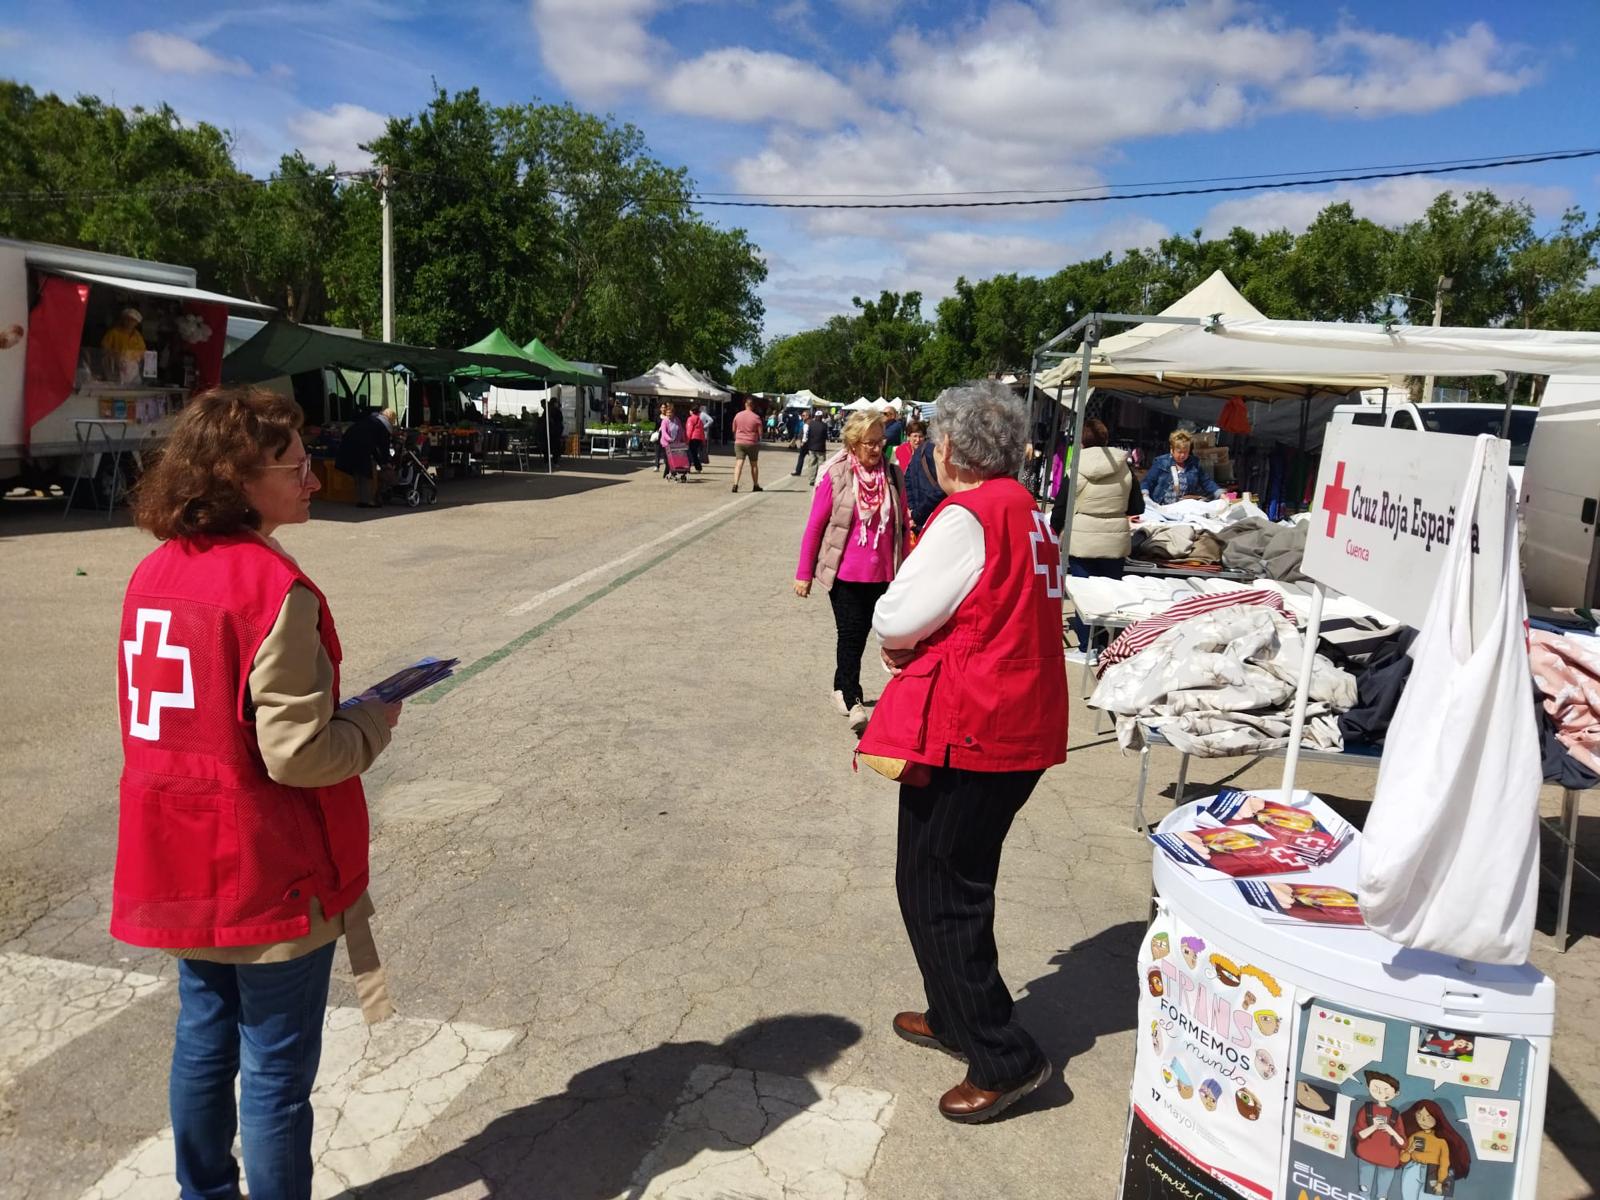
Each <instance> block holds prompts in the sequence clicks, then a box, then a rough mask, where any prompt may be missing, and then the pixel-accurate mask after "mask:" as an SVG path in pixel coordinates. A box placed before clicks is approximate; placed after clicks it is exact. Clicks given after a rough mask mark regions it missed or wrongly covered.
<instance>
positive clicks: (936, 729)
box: [860, 382, 1067, 1123]
mask: <svg viewBox="0 0 1600 1200" xmlns="http://www.w3.org/2000/svg"><path fill="white" fill-rule="evenodd" d="M934 428H935V439H934V462H935V465H936V467H937V470H938V476H939V485H940V486H941V487H942V488H943V489H944V491H945V494H946V496H947V497H948V499H946V500H945V501H944V503H943V504H941V505H940V506H939V507H938V508H937V509H936V510H935V511H934V514H933V516H932V517H931V518H929V520H928V523H927V525H926V526H925V527H924V530H923V533H922V537H921V539H920V541H919V542H918V543H917V548H916V551H915V552H914V553H913V554H911V555H910V556H909V557H907V559H906V562H905V566H904V567H903V568H902V569H901V571H900V573H899V574H898V575H897V576H896V577H895V580H894V582H893V583H892V584H891V585H890V586H889V589H888V591H887V592H886V593H885V594H884V596H883V599H881V600H880V601H878V605H877V609H876V611H875V613H874V616H873V622H872V624H873V628H874V629H875V630H876V631H877V633H878V637H879V640H880V641H881V642H882V644H883V659H884V663H885V665H886V666H888V667H889V669H890V671H891V673H892V674H893V675H894V678H893V679H892V680H890V682H889V685H888V687H886V688H885V689H884V692H883V696H882V698H881V699H880V700H879V701H878V706H877V708H876V710H875V711H874V712H873V714H872V720H871V722H870V723H869V724H868V726H867V729H866V732H865V734H864V735H863V736H862V738H861V745H860V752H861V753H862V754H868V755H875V756H878V757H880V758H884V759H891V760H900V761H901V762H903V763H905V764H908V768H907V770H906V773H905V774H904V775H903V776H902V783H901V787H900V833H899V846H898V854H897V858H896V865H895V888H896V891H897V892H898V894H899V898H900V912H901V916H902V917H903V918H904V920H905V924H906V932H907V933H908V934H909V935H910V939H911V948H912V951H913V953H915V955H916V959H917V966H918V968H919V969H920V970H921V972H922V982H923V988H924V990H925V992H926V995H927V1009H926V1010H925V1011H923V1012H903V1013H900V1014H899V1015H898V1016H896V1017H895V1019H894V1029H895V1032H896V1033H897V1034H899V1035H900V1036H901V1037H902V1038H904V1039H906V1040H907V1041H909V1042H914V1043H916V1044H917V1045H920V1046H929V1047H932V1048H935V1049H941V1050H944V1051H946V1052H948V1053H952V1054H956V1055H958V1056H960V1057H964V1058H965V1059H966V1061H967V1076H966V1078H965V1079H964V1080H962V1082H961V1083H959V1084H957V1085H956V1086H955V1087H953V1088H951V1089H950V1090H949V1091H948V1092H946V1093H945V1094H944V1096H943V1097H941V1098H940V1100H939V1111H940V1112H941V1113H942V1114H943V1115H944V1116H946V1117H948V1118H949V1119H950V1120H952V1121H961V1122H965V1123H976V1122H979V1121H987V1120H989V1119H990V1118H992V1117H995V1116H997V1115H998V1114H999V1113H1000V1112H1002V1111H1003V1110H1005V1109H1006V1108H1007V1107H1009V1106H1010V1105H1012V1104H1014V1103H1015V1102H1016V1101H1017V1100H1019V1099H1021V1098H1022V1097H1023V1096H1025V1095H1027V1094H1028V1093H1029V1092H1031V1091H1032V1090H1033V1089H1034V1088H1036V1087H1038V1086H1039V1085H1040V1084H1041V1083H1043V1082H1044V1081H1045V1079H1046V1078H1048V1077H1049V1074H1050V1064H1049V1062H1048V1061H1047V1060H1046V1059H1045V1056H1044V1053H1043V1052H1042V1051H1041V1050H1040V1049H1039V1046H1038V1045H1037V1043H1035V1042H1034V1040H1033V1038H1031V1037H1030V1036H1029V1035H1028V1033H1027V1031H1026V1030H1024V1029H1023V1028H1022V1027H1021V1026H1020V1025H1018V1024H1017V1023H1016V1021H1014V1020H1013V1019H1012V1011H1011V1010H1012V1005H1011V993H1010V991H1009V990H1007V988H1006V985H1005V981H1004V980H1002V979H1001V978H1000V966H999V961H998V955H997V953H996V950H995V943H994V888H995V879H996V876H997V875H998V873H999V869H1000V850H1001V846H1002V844H1003V843H1004V842H1005V837H1006V833H1007V831H1008V830H1009V829H1010V828H1011V822H1012V819H1013V818H1014V817H1015V816H1016V814H1017V812H1018V811H1019V810H1020V809H1021V808H1022V806H1023V805H1024V804H1025V803H1026V802H1027V800H1028V797H1029V796H1030V795H1032V793H1033V789H1034V786H1035V785H1036V784H1037V783H1038V782H1039V777H1040V776H1041V775H1043V774H1044V772H1045V769H1046V768H1048V767H1051V766H1054V765H1055V764H1056V763H1059V762H1064V761H1065V760H1066V757H1067V679H1066V664H1065V660H1064V658H1063V655H1062V649H1061V592H1062V587H1061V554H1060V551H1059V549H1058V548H1057V545H1056V538H1055V535H1054V533H1052V532H1051V529H1050V526H1049V523H1048V522H1047V521H1046V520H1045V518H1044V516H1043V514H1041V513H1040V512H1039V509H1038V506H1037V505H1036V504H1035V503H1034V500H1033V497H1032V496H1031V495H1029V493H1028V490H1027V489H1026V488H1024V487H1023V486H1022V485H1021V484H1020V483H1018V482H1017V473H1018V472H1019V471H1020V470H1021V468H1022V458H1023V448H1024V447H1025V445H1026V444H1027V414H1026V412H1025V410H1024V408H1023V406H1022V405H1021V404H1020V403H1018V402H1017V400H1016V398H1015V397H1014V396H1013V395H1012V394H1011V392H1010V390H1009V389H1007V388H1005V387H1003V386H1002V385H1000V384H996V383H987V382H984V383H974V384H969V385H965V386H962V387H958V388H950V389H948V390H947V391H945V392H944V393H943V394H942V395H941V396H940V397H939V400H938V408H937V415H936V417H935V424H934ZM911 764H917V766H911Z"/></svg>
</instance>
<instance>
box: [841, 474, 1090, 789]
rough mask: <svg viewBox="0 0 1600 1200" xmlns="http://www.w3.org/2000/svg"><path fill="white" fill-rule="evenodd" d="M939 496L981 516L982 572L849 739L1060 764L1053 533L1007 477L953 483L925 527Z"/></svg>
mask: <svg viewBox="0 0 1600 1200" xmlns="http://www.w3.org/2000/svg"><path fill="white" fill-rule="evenodd" d="M951 506H954V507H957V508H964V509H966V510H967V511H968V512H970V513H971V514H972V515H973V516H975V517H976V518H977V519H978V523H979V524H980V525H982V526H983V554H984V561H983V573H982V575H980V576H979V578H978V583H977V586H975V587H974V588H973V589H972V592H971V593H970V594H969V595H968V596H967V598H966V599H965V600H964V601H962V604H961V607H960V608H959V609H957V610H956V614H955V616H953V617H951V618H950V620H949V621H948V622H947V623H946V624H945V626H944V628H943V629H941V630H939V632H938V633H936V634H934V635H933V637H931V638H929V639H928V641H927V643H926V644H925V649H924V652H923V653H922V654H920V655H918V656H917V658H916V659H915V660H913V661H912V663H911V664H910V665H909V666H908V667H906V669H905V670H903V671H901V672H900V674H898V675H896V676H895V677H894V678H893V679H891V680H890V681H889V684H888V686H887V687H886V688H884V690H883V696H882V697H881V698H880V699H879V701H878V704H877V707H876V708H875V709H874V710H873V713H872V720H871V721H870V722H869V723H868V725H867V729H866V732H865V733H864V734H863V735H862V737H861V746H860V749H861V751H862V752H863V753H866V754H877V755H881V756H883V757H885V758H903V759H905V760H907V761H908V762H920V763H928V764H930V765H932V766H949V767H960V768H962V769H964V770H969V771H1032V770H1043V769H1044V768H1046V767H1052V766H1054V765H1055V764H1056V763H1059V762H1065V761H1066V757H1067V668H1066V661H1065V658H1064V656H1063V654H1062V649H1061V593H1062V580H1061V574H1062V572H1061V549H1060V547H1059V546H1058V544H1057V542H1056V537H1055V534H1054V532H1053V531H1052V530H1051V528H1050V524H1049V522H1048V521H1047V520H1046V519H1045V517H1044V515H1043V514H1042V513H1040V512H1039V509H1038V506H1037V505H1035V504H1034V502H1033V497H1032V496H1030V495H1029V494H1028V491H1027V489H1026V488H1024V487H1023V486H1022V485H1021V484H1020V483H1018V482H1017V481H1016V480H1014V479H991V480H989V481H988V482H986V483H984V484H983V485H982V486H980V487H976V488H973V489H972V490H971V491H967V492H958V493H957V494H956V495H954V496H951V497H950V498H949V499H947V500H945V501H944V503H943V504H941V505H940V506H939V507H938V508H936V509H935V510H934V512H933V516H931V517H929V518H928V520H929V523H930V526H931V523H932V522H933V521H935V520H937V519H938V517H939V515H940V514H941V513H943V512H944V510H945V509H946V508H949V507H951ZM924 536H926V535H924ZM912 553H913V554H915V553H916V551H912Z"/></svg>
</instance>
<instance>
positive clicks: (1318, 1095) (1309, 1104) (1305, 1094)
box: [1256, 1051, 1333, 1117]
mask: <svg viewBox="0 0 1600 1200" xmlns="http://www.w3.org/2000/svg"><path fill="white" fill-rule="evenodd" d="M1256 1055H1257V1057H1260V1051H1257V1052H1256ZM1294 1106H1295V1107H1296V1108H1303V1109H1305V1111H1306V1112H1309V1113H1316V1114H1317V1115H1318V1116H1319V1117H1325V1116H1327V1115H1328V1114H1329V1113H1331V1112H1332V1111H1333V1094H1332V1093H1331V1092H1325V1091H1323V1090H1322V1089H1321V1088H1318V1087H1314V1086H1312V1085H1311V1084H1309V1083H1307V1082H1306V1081H1305V1080H1304V1079H1302V1080H1300V1082H1299V1083H1297V1084H1295V1085H1294Z"/></svg>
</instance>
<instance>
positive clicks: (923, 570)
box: [872, 505, 984, 650]
mask: <svg viewBox="0 0 1600 1200" xmlns="http://www.w3.org/2000/svg"><path fill="white" fill-rule="evenodd" d="M983 562H984V552H983V526H982V525H981V524H979V522H978V518H977V517H975V516H973V515H972V514H971V513H970V512H968V511H967V510H966V509H964V508H957V507H955V506H954V505H952V506H950V507H949V508H947V509H945V511H944V512H942V513H940V514H939V519H938V520H937V521H934V522H933V523H932V524H930V525H929V526H928V531H927V532H926V533H925V534H923V535H922V538H921V540H920V541H918V542H917V548H916V549H915V550H913V551H912V552H911V554H910V555H909V556H908V557H907V558H906V561H905V564H904V565H903V566H902V567H901V568H900V573H899V574H898V575H896V576H895V577H894V582H893V583H891V584H890V585H889V590H888V591H887V592H885V593H884V594H883V598H882V599H881V600H879V601H878V606H877V608H875V609H874V610H873V613H872V628H873V630H874V631H875V632H876V633H877V635H878V640H879V641H881V642H882V643H883V646H884V648H885V649H887V650H909V649H911V648H912V647H913V646H915V645H916V644H917V643H919V642H921V641H922V640H923V639H925V638H927V637H930V636H932V635H933V634H935V633H937V632H938V631H939V629H940V628H942V627H943V626H944V624H945V622H946V621H948V620H949V619H950V618H951V617H953V616H954V615H955V612H956V609H958V608H960V607H961V602H962V601H963V600H965V599H966V598H967V597H968V596H969V595H971V594H972V589H973V588H975V587H976V586H977V585H978V578H979V577H980V576H981V575H982V574H983Z"/></svg>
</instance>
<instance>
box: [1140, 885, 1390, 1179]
mask: <svg viewBox="0 0 1600 1200" xmlns="http://www.w3.org/2000/svg"><path fill="white" fill-rule="evenodd" d="M1298 999H1299V998H1298V996H1297V995H1296V994H1295V992H1294V989H1293V988H1292V987H1290V986H1289V985H1288V984H1287V983H1285V982H1283V981H1282V980H1280V979H1277V978H1275V977H1274V976H1273V975H1272V974H1271V973H1269V972H1267V971H1264V970H1262V969H1261V968H1259V967H1257V966H1255V965H1253V964H1252V963H1251V962H1250V960H1249V956H1248V954H1247V953H1245V952H1243V951H1242V950H1240V949H1239V948H1237V947H1234V946H1232V945H1229V944H1227V943H1226V942H1218V941H1216V940H1215V939H1213V938H1211V937H1209V936H1203V935H1201V934H1199V933H1197V932H1196V931H1195V930H1193V929H1191V928H1189V927H1187V926H1186V925H1185V924H1184V922H1183V921H1182V919H1181V918H1179V917H1177V916H1175V915H1174V914H1173V913H1171V912H1170V911H1169V910H1166V909H1163V910H1162V911H1161V913H1160V914H1159V915H1158V916H1157V917H1156V919H1155V921H1154V922H1153V923H1152V924H1151V926H1150V928H1149V929H1148V930H1147V931H1146V933H1145V936H1144V944H1143V945H1142V946H1141V947H1140V951H1139V1022H1138V1027H1137V1029H1136V1030H1135V1032H1136V1033H1137V1035H1138V1053H1137V1056H1136V1060H1135V1064H1134V1073H1133V1091H1132V1101H1133V1104H1132V1109H1133V1111H1132V1114H1131V1118H1130V1130H1129V1139H1128V1159H1127V1163H1126V1166H1125V1169H1124V1173H1123V1188H1122V1195H1123V1200H1147V1198H1148V1200H1166V1198H1168V1197H1184V1198H1186V1200H1188V1198H1197V1197H1204V1198H1208V1200H1209V1198H1211V1197H1219V1198H1231V1197H1235V1196H1242V1197H1246V1198H1249V1200H1270V1198H1271V1197H1273V1196H1276V1195H1279V1194H1280V1192H1279V1188H1280V1186H1281V1184H1282V1181H1283V1177H1284V1175H1283V1146H1284V1140H1285V1139H1284V1128H1285V1124H1284V1123H1285V1119H1286V1112H1285V1109H1286V1099H1285V1097H1286V1093H1287V1088H1286V1087H1285V1083H1286V1082H1287V1081H1286V1079H1285V1077H1284V1072H1286V1071H1290V1072H1292V1071H1293V1069H1294V1064H1293V1062H1292V1061H1291V1059H1290V1051H1291V1044H1292V1040H1293V1036H1294V1028H1295V1019H1296V1017H1297V1015H1298V1014H1297V1012H1296V1009H1297V1006H1298ZM1396 1200H1398V1197H1397V1198H1396Z"/></svg>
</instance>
